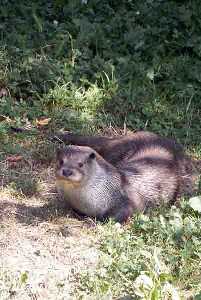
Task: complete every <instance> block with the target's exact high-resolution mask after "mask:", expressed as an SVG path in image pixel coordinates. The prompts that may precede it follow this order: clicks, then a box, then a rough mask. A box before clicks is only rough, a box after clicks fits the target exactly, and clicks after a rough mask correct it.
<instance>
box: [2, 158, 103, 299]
mask: <svg viewBox="0 0 201 300" xmlns="http://www.w3.org/2000/svg"><path fill="white" fill-rule="evenodd" d="M20 164H21V165H20ZM20 164H17V166H16V165H14V166H13V164H10V163H9V162H8V161H3V162H1V174H0V179H1V190H0V267H1V269H0V299H1V300H5V299H16V300H18V299H21V300H24V299H34V300H36V299H37V300H39V299H40V300H41V299H47V300H48V299H54V300H57V299H58V300H60V299H75V298H76V296H75V295H74V291H75V288H76V285H77V283H78V274H79V273H80V272H81V271H83V270H86V269H88V268H94V267H95V266H96V264H97V261H98V250H97V248H98V247H97V246H98V243H97V239H96V238H95V235H94V230H93V228H94V225H95V224H94V223H93V221H92V220H90V219H86V220H83V219H82V220H79V219H78V218H77V216H75V215H74V216H73V215H72V212H71V213H70V212H69V209H67V208H66V207H65V205H64V202H63V201H61V200H60V196H59V195H58V194H57V192H56V190H55V186H54V176H53V168H52V166H44V165H40V166H39V164H36V163H34V162H31V163H30V161H29V163H27V162H26V161H24V162H22V163H20Z"/></svg>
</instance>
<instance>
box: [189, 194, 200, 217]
mask: <svg viewBox="0 0 201 300" xmlns="http://www.w3.org/2000/svg"><path fill="white" fill-rule="evenodd" d="M189 205H190V207H191V208H192V209H194V210H196V211H198V212H200V213H201V196H196V197H192V198H190V200H189Z"/></svg>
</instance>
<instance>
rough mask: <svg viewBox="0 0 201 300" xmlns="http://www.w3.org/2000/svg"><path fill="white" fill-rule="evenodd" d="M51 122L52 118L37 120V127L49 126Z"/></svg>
mask: <svg viewBox="0 0 201 300" xmlns="http://www.w3.org/2000/svg"><path fill="white" fill-rule="evenodd" d="M50 121H51V118H41V119H39V120H38V119H36V125H37V126H39V127H40V126H46V125H48V124H49V122H50Z"/></svg>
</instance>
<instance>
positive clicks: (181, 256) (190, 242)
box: [78, 201, 201, 300]
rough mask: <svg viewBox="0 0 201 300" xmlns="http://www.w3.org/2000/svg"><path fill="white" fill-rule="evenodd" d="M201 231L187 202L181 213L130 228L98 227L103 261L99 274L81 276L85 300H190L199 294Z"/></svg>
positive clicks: (142, 219)
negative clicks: (123, 299)
mask: <svg viewBox="0 0 201 300" xmlns="http://www.w3.org/2000/svg"><path fill="white" fill-rule="evenodd" d="M200 225H201V218H200V216H199V215H198V214H197V213H195V212H194V211H192V210H191V209H190V206H189V205H188V204H187V202H185V201H184V202H183V203H182V208H180V209H179V208H176V207H172V208H171V210H170V209H164V208H163V209H161V210H159V211H157V212H154V213H152V215H149V216H145V215H138V216H135V217H134V218H133V220H132V222H131V223H130V224H129V225H128V226H127V227H122V226H121V225H120V224H113V223H109V224H106V225H104V226H103V225H100V226H98V228H97V234H98V235H99V237H100V240H101V245H100V253H101V258H100V262H99V266H98V268H97V269H96V270H95V271H94V272H86V273H85V274H82V276H81V278H80V281H81V285H80V287H79V293H78V294H79V295H81V296H80V299H87V295H93V296H92V299H105V298H103V297H105V296H106V295H112V297H113V298H111V299H114V298H115V299H117V298H118V297H120V296H121V297H122V296H126V295H127V296H128V295H129V296H133V297H137V296H138V298H137V299H146V300H148V299H179V298H174V297H173V296H174V295H176V294H177V295H179V296H180V297H181V299H187V298H188V297H187V295H188V296H189V297H190V295H191V296H192V295H196V294H199V293H200V291H201V284H200V276H201V271H200V253H201V241H200ZM189 291H190V293H189ZM179 296H178V297H179ZM93 297H94V298H93ZM108 299H110V298H108ZM189 299H190V298H189Z"/></svg>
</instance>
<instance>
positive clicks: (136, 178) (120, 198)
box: [57, 131, 194, 222]
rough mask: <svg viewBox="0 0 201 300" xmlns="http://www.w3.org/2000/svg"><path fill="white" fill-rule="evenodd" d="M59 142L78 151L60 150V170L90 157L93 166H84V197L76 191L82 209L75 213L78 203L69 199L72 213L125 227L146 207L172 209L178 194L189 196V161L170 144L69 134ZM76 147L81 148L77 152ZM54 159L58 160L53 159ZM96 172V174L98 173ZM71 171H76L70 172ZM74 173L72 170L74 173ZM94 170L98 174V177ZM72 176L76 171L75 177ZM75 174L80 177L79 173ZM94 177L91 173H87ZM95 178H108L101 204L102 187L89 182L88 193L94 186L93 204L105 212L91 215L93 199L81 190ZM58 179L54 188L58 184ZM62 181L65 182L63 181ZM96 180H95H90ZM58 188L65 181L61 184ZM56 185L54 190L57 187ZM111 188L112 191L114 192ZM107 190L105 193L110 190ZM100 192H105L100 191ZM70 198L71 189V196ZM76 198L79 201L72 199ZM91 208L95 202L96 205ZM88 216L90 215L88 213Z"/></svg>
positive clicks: (146, 135)
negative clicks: (110, 220) (62, 163)
mask: <svg viewBox="0 0 201 300" xmlns="http://www.w3.org/2000/svg"><path fill="white" fill-rule="evenodd" d="M61 138H62V140H63V141H64V142H65V143H66V144H73V145H79V147H78V146H71V148H68V147H67V148H66V150H62V151H61V153H60V157H61V156H62V157H63V159H66V165H65V168H67V169H69V168H71V166H72V163H73V162H76V163H77V161H79V160H80V159H81V161H83V157H84V159H85V160H86V161H87V159H88V157H89V155H90V153H94V155H95V161H94V160H93V163H92V161H90V160H88V161H87V164H85V166H87V168H85V173H84V174H83V178H84V177H86V176H88V173H89V174H92V176H91V175H90V178H89V179H88V180H87V181H86V182H87V183H86V186H85V192H84V193H83V187H82V188H80V191H81V193H83V195H84V196H83V199H82V208H81V209H80V208H79V203H78V202H79V200H80V199H77V203H75V202H74V201H73V196H72V195H71V196H72V197H71V198H72V199H71V205H72V206H73V207H74V208H75V209H76V210H78V211H81V212H83V211H84V213H85V214H86V215H91V213H92V215H94V216H97V217H100V218H102V217H107V216H113V217H114V218H115V219H116V220H117V221H120V222H122V221H125V220H126V219H127V218H128V217H129V216H130V215H131V214H132V213H133V211H136V210H139V211H144V210H145V209H146V208H148V207H150V206H156V205H159V204H160V203H161V202H162V201H163V202H168V203H173V202H174V201H175V200H176V199H177V198H178V197H179V196H181V195H182V194H185V193H187V194H192V192H193V188H194V182H193V177H192V173H193V170H192V163H191V160H190V158H189V157H188V156H187V155H186V154H185V153H184V151H183V148H182V146H181V145H180V144H178V143H176V142H175V141H174V140H172V139H167V138H163V137H160V136H158V135H156V134H154V133H150V132H143V131H142V132H137V133H135V134H133V135H129V136H125V137H115V138H112V137H102V136H100V137H99V136H96V137H84V136H78V135H74V134H66V135H63V136H62V137H61ZM80 146H81V147H80ZM58 159H59V156H58ZM99 167H100V168H99ZM73 168H75V169H76V168H77V166H76V167H75V166H74V167H73ZM76 170H77V169H76ZM100 170H104V173H103V174H102V173H101V172H102V171H101V172H100ZM76 172H77V171H76ZM79 172H83V171H82V170H80V171H79ZM93 172H94V173H93ZM95 172H100V173H101V176H102V177H104V176H105V180H106V178H107V180H108V176H109V178H110V180H109V181H108V186H109V190H108V191H107V192H106V194H105V191H104V193H103V194H104V199H106V201H105V200H103V198H101V197H99V195H102V190H101V189H102V185H101V184H103V185H104V184H105V183H104V180H103V182H102V183H101V184H99V183H98V176H97V179H96V180H97V181H93V185H94V189H96V182H97V185H98V189H99V190H98V191H97V194H94V197H95V198H96V199H99V202H100V203H99V204H100V207H101V202H102V203H103V205H104V207H105V206H106V210H104V211H101V209H100V214H99V213H98V211H96V212H94V211H95V209H94V207H95V206H93V201H95V200H94V199H93V198H90V199H89V197H87V196H88V195H90V197H91V191H90V192H88V190H87V187H88V186H89V187H91V185H90V181H91V180H92V178H93V177H94V176H95V175H97V174H98V173H97V174H96V173H95ZM58 177H59V176H57V182H58V183H59V178H58ZM64 177H65V176H64ZM95 178H96V177H95ZM63 180H64V182H65V180H67V178H63ZM58 185H59V184H58ZM114 186H115V189H114ZM110 187H111V189H110ZM104 188H105V187H104ZM61 189H62V190H63V192H64V193H66V197H67V198H68V196H69V195H68V193H69V191H67V185H66V186H65V185H63V186H62V187H61ZM70 193H71V194H72V189H71V192H70ZM78 198H79V197H78ZM85 200H86V203H88V202H89V203H88V204H86V206H87V205H89V204H90V205H92V206H93V209H91V208H92V207H90V208H89V212H88V210H87V209H85V207H84V208H83V205H84V204H83V203H85V202H84V201H85ZM95 205H96V206H97V201H96V204H95ZM90 212H91V213H90Z"/></svg>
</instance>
